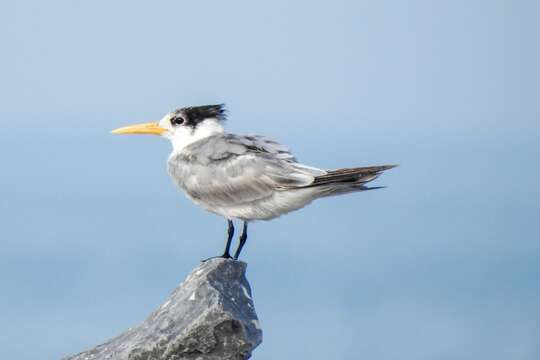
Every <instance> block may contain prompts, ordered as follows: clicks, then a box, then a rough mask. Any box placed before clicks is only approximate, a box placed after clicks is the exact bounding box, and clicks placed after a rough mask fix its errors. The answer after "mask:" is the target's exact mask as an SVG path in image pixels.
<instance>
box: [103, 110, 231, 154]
mask: <svg viewBox="0 0 540 360" xmlns="http://www.w3.org/2000/svg"><path fill="white" fill-rule="evenodd" d="M225 117H226V115H225V107H224V105H223V104H220V105H204V106H189V107H184V108H179V109H176V110H174V111H171V112H170V113H168V114H167V115H165V116H164V117H163V118H162V119H161V120H159V121H158V122H149V123H144V124H137V125H131V126H126V127H121V128H119V129H116V130H113V131H111V133H113V134H151V135H159V136H162V137H165V138H167V139H169V140H170V141H171V143H172V144H173V147H174V149H175V150H181V149H182V148H184V147H185V146H187V145H189V144H191V143H193V142H195V141H197V140H201V139H204V138H205V137H208V136H211V135H214V134H218V133H222V132H223V131H224V129H223V125H222V124H221V123H222V122H223V121H224V120H225Z"/></svg>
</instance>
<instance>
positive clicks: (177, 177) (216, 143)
mask: <svg viewBox="0 0 540 360" xmlns="http://www.w3.org/2000/svg"><path fill="white" fill-rule="evenodd" d="M225 120H226V111H225V108H224V106H223V104H220V105H204V106H190V107H183V108H179V109H176V110H174V111H172V112H170V113H168V114H167V115H165V116H164V117H163V118H162V119H161V120H160V121H158V122H150V123H145V124H138V125H132V126H126V127H122V128H119V129H116V130H113V131H112V133H113V134H152V135H159V136H162V137H164V138H167V139H169V140H170V141H171V143H172V147H173V150H172V153H171V154H170V156H169V159H168V172H169V175H170V176H171V178H172V179H173V181H174V183H175V184H176V186H177V187H178V188H180V189H181V190H182V191H183V192H184V193H185V195H186V196H187V197H188V198H189V199H190V200H191V201H193V202H194V203H195V204H196V205H199V206H200V207H202V208H204V209H206V210H208V211H209V212H212V213H214V214H217V215H220V216H222V217H224V218H225V219H226V220H227V223H228V234H227V242H226V245H225V251H224V252H223V255H221V256H218V257H223V258H233V259H235V260H237V259H238V257H239V256H240V253H241V251H242V248H243V247H244V245H245V244H246V241H247V228H248V223H249V222H252V221H255V220H270V219H274V218H276V217H278V216H280V215H283V214H286V213H289V212H291V211H294V210H298V209H300V208H302V207H304V206H306V205H307V204H309V203H311V202H312V201H313V200H315V199H318V198H322V197H327V196H335V195H341V194H347V193H353V192H359V191H365V190H372V189H378V188H380V187H367V186H366V185H365V184H366V183H368V182H370V181H372V180H374V179H376V178H377V177H378V176H379V175H380V174H381V173H382V172H383V171H385V170H388V169H391V168H393V167H395V166H396V165H381V166H368V167H354V168H345V169H337V170H323V169H319V168H316V167H312V166H307V165H304V164H301V163H299V162H297V161H296V159H295V157H294V156H293V155H292V153H291V152H290V151H289V149H288V148H287V147H286V146H284V145H281V144H280V143H278V142H276V141H273V140H271V139H268V138H267V137H265V136H261V135H235V134H230V133H227V132H225V129H224V126H223V122H224V121H225ZM233 220H240V221H242V222H243V229H242V234H241V236H240V238H239V243H238V247H237V249H236V251H235V253H234V256H232V257H231V255H230V248H231V241H232V239H233V236H234V223H233Z"/></svg>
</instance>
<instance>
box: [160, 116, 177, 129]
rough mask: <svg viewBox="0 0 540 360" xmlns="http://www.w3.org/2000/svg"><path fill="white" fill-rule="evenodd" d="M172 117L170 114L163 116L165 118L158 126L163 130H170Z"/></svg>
mask: <svg viewBox="0 0 540 360" xmlns="http://www.w3.org/2000/svg"><path fill="white" fill-rule="evenodd" d="M173 115H174V114H173V113H172V112H170V113H167V114H165V116H164V117H162V118H161V120H159V126H161V127H162V128H165V129H172V124H171V118H172V117H173Z"/></svg>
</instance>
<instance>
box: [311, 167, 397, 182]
mask: <svg viewBox="0 0 540 360" xmlns="http://www.w3.org/2000/svg"><path fill="white" fill-rule="evenodd" d="M396 166H397V165H381V166H367V167H357V168H347V169H337V170H331V171H328V172H327V173H326V174H325V175H320V176H317V177H316V178H315V180H314V181H313V183H311V184H310V185H309V186H310V187H313V186H321V185H329V184H343V185H353V186H354V185H363V184H366V183H368V182H370V181H373V180H375V179H376V178H377V177H379V175H380V174H381V173H382V172H383V171H386V170H390V169H392V168H395V167H396Z"/></svg>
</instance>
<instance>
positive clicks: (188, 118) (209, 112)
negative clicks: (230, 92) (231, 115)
mask: <svg viewBox="0 0 540 360" xmlns="http://www.w3.org/2000/svg"><path fill="white" fill-rule="evenodd" d="M174 115H175V117H181V118H183V120H184V123H185V124H186V125H189V126H197V124H198V123H200V122H201V121H203V120H204V119H208V118H214V119H218V120H219V121H224V120H225V119H226V111H225V105H224V104H218V105H203V106H189V107H185V108H181V109H177V110H176V111H174Z"/></svg>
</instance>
